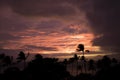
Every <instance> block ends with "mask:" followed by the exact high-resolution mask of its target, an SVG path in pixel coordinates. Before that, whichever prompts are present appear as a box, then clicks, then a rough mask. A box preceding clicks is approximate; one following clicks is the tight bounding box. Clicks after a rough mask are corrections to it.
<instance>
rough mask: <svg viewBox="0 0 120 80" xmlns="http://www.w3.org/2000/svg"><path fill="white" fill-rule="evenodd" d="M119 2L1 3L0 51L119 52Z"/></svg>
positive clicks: (4, 0)
mask: <svg viewBox="0 0 120 80" xmlns="http://www.w3.org/2000/svg"><path fill="white" fill-rule="evenodd" d="M119 30H120V1H119V0H0V52H1V53H2V52H4V51H7V52H8V53H9V52H11V51H20V50H22V51H26V52H30V53H43V54H51V53H72V52H75V50H76V48H77V45H78V44H84V45H85V49H88V50H90V51H94V52H95V51H96V52H99V51H109V52H118V53H119V52H120V49H119V46H120V35H119V32H120V31H119Z"/></svg>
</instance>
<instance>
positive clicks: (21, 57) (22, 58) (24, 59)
mask: <svg viewBox="0 0 120 80" xmlns="http://www.w3.org/2000/svg"><path fill="white" fill-rule="evenodd" d="M28 56H29V53H28V54H27V55H25V53H24V52H23V51H20V53H19V54H18V57H17V60H18V61H17V62H18V63H19V62H21V61H23V62H24V68H25V65H26V59H27V58H28Z"/></svg>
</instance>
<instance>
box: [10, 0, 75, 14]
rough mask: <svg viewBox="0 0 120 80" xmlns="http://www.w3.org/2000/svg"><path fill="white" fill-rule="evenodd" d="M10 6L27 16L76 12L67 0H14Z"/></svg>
mask: <svg viewBox="0 0 120 80" xmlns="http://www.w3.org/2000/svg"><path fill="white" fill-rule="evenodd" d="M10 6H11V7H12V9H13V10H14V11H15V12H16V13H19V14H22V15H26V16H37V15H39V16H64V15H66V16H67V15H68V14H69V15H70V14H74V13H75V10H74V8H73V7H72V6H71V5H69V4H67V2H66V1H65V0H52V1H51V0H12V2H11V4H10Z"/></svg>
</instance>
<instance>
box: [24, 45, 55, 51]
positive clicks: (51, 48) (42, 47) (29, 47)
mask: <svg viewBox="0 0 120 80" xmlns="http://www.w3.org/2000/svg"><path fill="white" fill-rule="evenodd" d="M24 47H25V48H28V49H37V50H40V51H57V49H56V48H54V47H45V46H34V45H25V46H24Z"/></svg>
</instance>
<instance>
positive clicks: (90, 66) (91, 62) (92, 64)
mask: <svg viewBox="0 0 120 80" xmlns="http://www.w3.org/2000/svg"><path fill="white" fill-rule="evenodd" d="M88 70H90V71H92V73H93V72H94V71H95V61H94V60H92V59H90V60H89V61H88Z"/></svg>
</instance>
